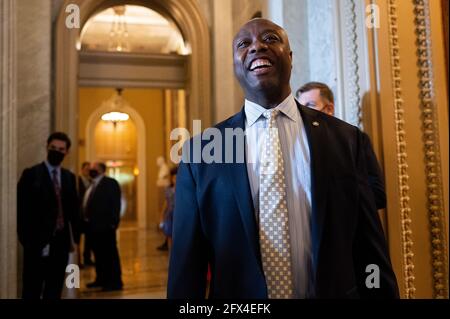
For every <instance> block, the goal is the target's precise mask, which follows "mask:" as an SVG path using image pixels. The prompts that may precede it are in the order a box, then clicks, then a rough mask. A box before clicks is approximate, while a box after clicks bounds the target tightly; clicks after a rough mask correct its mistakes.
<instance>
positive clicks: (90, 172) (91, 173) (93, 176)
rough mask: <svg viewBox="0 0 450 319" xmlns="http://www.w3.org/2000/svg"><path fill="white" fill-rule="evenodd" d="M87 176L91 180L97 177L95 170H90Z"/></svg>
mask: <svg viewBox="0 0 450 319" xmlns="http://www.w3.org/2000/svg"><path fill="white" fill-rule="evenodd" d="M89 176H90V177H91V178H96V177H97V176H98V172H97V170H95V169H90V170H89Z"/></svg>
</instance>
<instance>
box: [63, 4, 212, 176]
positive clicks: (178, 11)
mask: <svg viewBox="0 0 450 319" xmlns="http://www.w3.org/2000/svg"><path fill="white" fill-rule="evenodd" d="M69 4H75V5H78V7H79V9H80V10H79V11H80V22H81V25H80V27H81V28H82V27H83V26H84V24H85V23H86V22H87V21H88V20H89V18H90V17H92V16H93V15H95V14H96V13H97V12H99V11H101V10H104V9H106V8H109V7H112V6H117V5H124V4H135V5H141V6H145V7H148V8H150V9H152V10H155V11H157V12H158V13H160V14H161V15H163V16H165V17H166V18H168V19H170V20H172V21H173V22H174V23H176V25H177V26H178V27H179V29H180V31H181V33H182V34H183V37H184V39H185V40H186V41H187V43H188V44H189V46H190V48H191V52H192V53H191V54H190V55H189V56H188V59H187V73H188V74H187V83H186V96H187V104H188V105H187V109H188V114H187V115H188V123H191V120H192V119H200V120H202V122H203V124H204V125H203V126H204V127H205V126H206V127H207V126H209V125H210V124H211V112H210V110H211V103H210V101H211V83H210V82H211V81H210V79H211V67H210V39H209V29H208V25H207V23H206V20H205V18H204V17H203V15H202V13H201V12H200V9H199V7H198V4H197V3H196V1H194V0H184V1H176V0H129V1H124V0H102V1H99V0H75V1H73V0H72V1H70V0H66V1H65V2H64V5H63V7H62V9H61V12H60V14H59V16H58V20H57V25H56V30H57V31H56V78H55V129H57V130H63V131H65V132H67V133H68V134H69V136H70V137H72V138H74V139H75V138H76V137H77V136H78V125H77V116H78V97H77V93H78V92H77V88H78V78H77V77H78V72H79V64H78V62H79V52H78V51H77V49H76V45H77V41H78V40H79V37H80V31H81V28H80V29H69V28H67V27H66V17H67V13H66V12H65V9H66V7H67V6H68V5H69ZM77 157H78V156H77V150H76V148H74V150H73V152H72V154H71V156H70V157H69V158H68V160H67V162H68V166H69V168H71V169H72V170H75V169H76V167H77V165H76V164H77Z"/></svg>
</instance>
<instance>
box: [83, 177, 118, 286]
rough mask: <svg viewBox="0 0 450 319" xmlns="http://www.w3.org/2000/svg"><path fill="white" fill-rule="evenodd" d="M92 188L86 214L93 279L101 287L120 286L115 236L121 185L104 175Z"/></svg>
mask: <svg viewBox="0 0 450 319" xmlns="http://www.w3.org/2000/svg"><path fill="white" fill-rule="evenodd" d="M91 187H94V188H93V190H92V191H91V193H90V194H89V198H88V200H87V203H86V208H85V216H86V218H87V220H88V226H87V232H88V233H89V236H90V239H91V243H92V249H93V251H94V256H95V268H96V272H97V279H96V282H98V283H99V284H100V285H101V286H102V287H103V288H104V289H116V288H121V287H122V279H121V267H120V258H119V251H118V249H117V239H116V230H117V228H118V227H119V222H120V201H121V191H120V186H119V183H117V181H116V180H115V179H113V178H110V177H107V176H103V177H101V179H100V180H99V181H97V182H96V181H95V180H94V184H93V185H92V186H91Z"/></svg>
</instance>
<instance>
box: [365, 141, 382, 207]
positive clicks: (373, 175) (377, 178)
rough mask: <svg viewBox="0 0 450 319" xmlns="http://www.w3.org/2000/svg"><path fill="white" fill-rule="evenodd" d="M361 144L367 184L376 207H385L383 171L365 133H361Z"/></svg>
mask: <svg viewBox="0 0 450 319" xmlns="http://www.w3.org/2000/svg"><path fill="white" fill-rule="evenodd" d="M362 145H363V149H364V154H365V155H364V156H365V165H366V169H367V175H368V176H369V185H370V189H371V190H372V193H373V195H374V197H375V204H376V206H377V209H383V208H386V191H385V186H384V177H383V172H382V171H381V167H380V164H378V160H377V157H376V155H375V152H374V151H373V147H372V143H371V142H370V138H369V136H368V135H367V134H366V133H362Z"/></svg>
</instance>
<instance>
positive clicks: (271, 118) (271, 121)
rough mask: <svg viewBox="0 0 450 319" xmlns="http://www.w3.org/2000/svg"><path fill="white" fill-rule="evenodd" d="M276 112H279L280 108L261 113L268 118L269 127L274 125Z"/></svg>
mask: <svg viewBox="0 0 450 319" xmlns="http://www.w3.org/2000/svg"><path fill="white" fill-rule="evenodd" d="M278 114H280V110H277V109H272V110H267V111H265V112H264V113H263V116H264V117H265V118H266V119H268V120H269V127H273V126H274V123H275V119H276V117H277V115H278Z"/></svg>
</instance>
